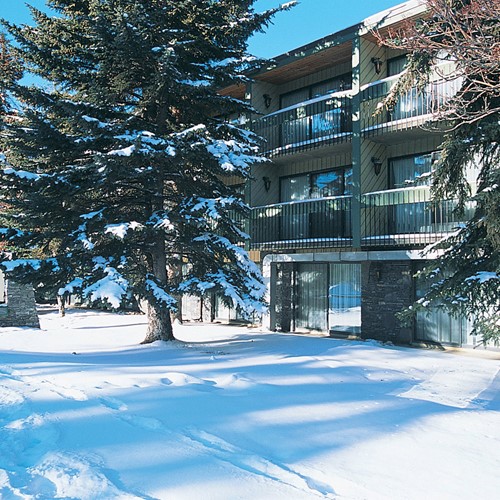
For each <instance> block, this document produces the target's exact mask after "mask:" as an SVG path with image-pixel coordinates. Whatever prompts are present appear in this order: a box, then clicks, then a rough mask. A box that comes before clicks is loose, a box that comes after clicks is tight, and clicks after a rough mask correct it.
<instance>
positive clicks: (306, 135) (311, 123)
mask: <svg viewBox="0 0 500 500" xmlns="http://www.w3.org/2000/svg"><path fill="white" fill-rule="evenodd" d="M351 116H352V106H351V95H350V92H349V91H348V92H337V93H334V94H330V95H327V96H323V97H318V98H316V99H311V100H309V101H305V102H303V103H300V104H295V105H293V106H290V107H288V108H286V109H282V110H280V111H277V112H275V113H271V114H269V115H266V116H264V117H262V118H259V119H257V120H255V121H254V122H253V123H252V125H251V128H252V130H253V131H254V132H255V133H256V134H257V135H259V136H260V137H262V139H263V142H262V146H261V151H262V153H263V154H267V155H268V156H279V155H283V154H289V153H295V152H297V151H300V150H302V149H311V148H314V147H318V146H321V145H325V144H332V143H335V142H346V141H349V140H350V137H351V133H352V118H351Z"/></svg>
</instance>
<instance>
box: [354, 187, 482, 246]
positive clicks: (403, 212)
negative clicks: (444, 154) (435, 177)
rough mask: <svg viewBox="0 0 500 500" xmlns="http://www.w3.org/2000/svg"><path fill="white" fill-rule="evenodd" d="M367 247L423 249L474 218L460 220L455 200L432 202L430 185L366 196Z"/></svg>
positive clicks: (365, 225) (364, 203) (363, 214)
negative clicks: (418, 247) (419, 247)
mask: <svg viewBox="0 0 500 500" xmlns="http://www.w3.org/2000/svg"><path fill="white" fill-rule="evenodd" d="M362 207H363V209H362V218H363V222H364V225H363V238H362V245H363V246H364V247H371V246H390V247H401V246H406V247H407V246H408V245H412V246H423V245H428V244H430V243H435V242H436V241H438V240H440V239H441V238H442V237H443V236H445V235H446V234H448V233H451V232H453V231H455V230H456V229H457V228H458V227H459V226H460V224H461V223H463V221H464V220H467V219H469V218H470V217H471V216H472V211H473V206H472V205H470V206H469V207H468V208H467V212H466V214H464V216H462V217H459V216H458V215H457V213H456V212H455V208H456V207H457V202H456V201H453V200H444V201H436V202H434V201H432V200H431V193H430V188H429V186H417V187H408V188H401V189H391V190H388V191H379V192H376V193H366V194H364V195H363V198H362Z"/></svg>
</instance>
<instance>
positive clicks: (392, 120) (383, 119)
mask: <svg viewBox="0 0 500 500" xmlns="http://www.w3.org/2000/svg"><path fill="white" fill-rule="evenodd" d="M436 71H437V72H438V73H437V74H436V76H435V78H436V79H435V80H434V81H431V82H430V83H428V84H427V85H426V86H425V87H424V88H423V89H420V90H417V89H416V88H411V89H410V90H408V91H407V92H406V93H404V94H403V95H401V96H400V97H399V98H398V100H397V103H396V105H395V106H394V108H393V109H392V110H389V111H388V110H386V109H385V108H382V109H380V108H379V106H380V103H381V102H382V101H383V99H384V98H385V97H386V96H387V94H388V93H389V92H390V90H391V88H392V87H393V86H394V84H395V83H396V81H397V79H398V78H399V75H396V76H391V77H388V78H385V79H384V80H380V81H379V82H374V83H371V84H369V85H367V86H366V87H365V88H364V89H363V90H362V95H361V100H362V113H361V116H362V130H363V133H364V135H367V136H369V135H374V134H378V133H379V132H380V131H386V130H387V129H389V130H401V129H403V128H411V127H415V126H419V125H422V124H423V123H425V122H426V121H429V120H430V119H432V118H434V117H436V116H438V115H439V114H440V113H441V112H442V111H443V110H444V108H445V105H446V103H447V102H448V101H449V100H450V98H451V97H452V96H454V95H455V94H456V93H457V92H458V90H459V89H460V85H461V83H462V79H461V78H459V77H453V76H452V75H453V73H452V71H453V67H452V65H450V64H444V65H441V66H439V67H438V68H437V69H436ZM437 75H439V76H437Z"/></svg>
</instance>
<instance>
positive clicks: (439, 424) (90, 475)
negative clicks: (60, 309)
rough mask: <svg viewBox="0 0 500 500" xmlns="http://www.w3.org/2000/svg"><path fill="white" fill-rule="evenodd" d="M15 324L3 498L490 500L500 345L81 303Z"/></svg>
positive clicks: (3, 373) (1, 404)
mask: <svg viewBox="0 0 500 500" xmlns="http://www.w3.org/2000/svg"><path fill="white" fill-rule="evenodd" d="M41 325H42V329H41V330H34V329H26V328H4V329H1V330H0V498H2V499H5V500H11V499H38V500H39V499H52V498H66V499H68V498H70V499H89V500H90V499H91V500H95V499H147V500H153V499H162V500H163V499H165V500H170V499H172V500H200V499H203V500H209V499H223V500H226V499H227V500H233V499H252V500H259V499H265V500H267V499H283V498H287V499H291V500H295V499H297V500H299V499H314V498H330V499H335V498H338V499H368V500H377V499H384V500H386V499H395V500H400V499H419V500H421V499H426V500H431V499H436V500H437V499H439V500H446V499H453V500H459V499H471V500H472V499H474V500H475V499H481V500H489V499H491V500H493V499H497V498H499V496H498V495H499V492H500V474H499V471H500V374H499V367H500V361H499V358H500V353H499V356H498V357H496V359H495V356H490V357H481V356H471V355H468V356H466V355H459V354H451V353H443V352H436V351H425V350H417V349H408V348H399V347H388V346H382V345H380V344H378V343H376V342H349V341H342V340H334V339H330V338H321V337H312V336H310V337H307V336H299V335H284V334H274V333H266V332H260V331H258V330H255V329H248V328H246V327H232V326H231V327H229V326H222V325H197V324H190V325H184V326H177V327H176V335H177V336H178V338H179V339H180V340H182V342H173V343H161V342H157V343H155V344H152V345H147V346H143V345H139V342H140V341H141V340H142V339H143V338H144V336H145V330H146V327H145V319H144V317H142V316H138V315H117V314H110V313H103V312H96V311H79V310H71V311H69V314H68V315H67V316H66V317H65V318H59V317H58V316H57V314H56V313H55V312H50V313H48V314H43V315H42V316H41Z"/></svg>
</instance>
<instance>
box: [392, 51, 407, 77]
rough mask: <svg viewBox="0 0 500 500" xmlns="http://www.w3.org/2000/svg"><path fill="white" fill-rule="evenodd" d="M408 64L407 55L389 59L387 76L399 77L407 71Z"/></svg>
mask: <svg viewBox="0 0 500 500" xmlns="http://www.w3.org/2000/svg"><path fill="white" fill-rule="evenodd" d="M407 62H408V56H407V55H406V54H405V55H403V56H398V57H393V58H392V59H389V60H388V61H387V76H394V75H399V73H401V72H402V71H403V70H404V69H405V66H406V63H407Z"/></svg>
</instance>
